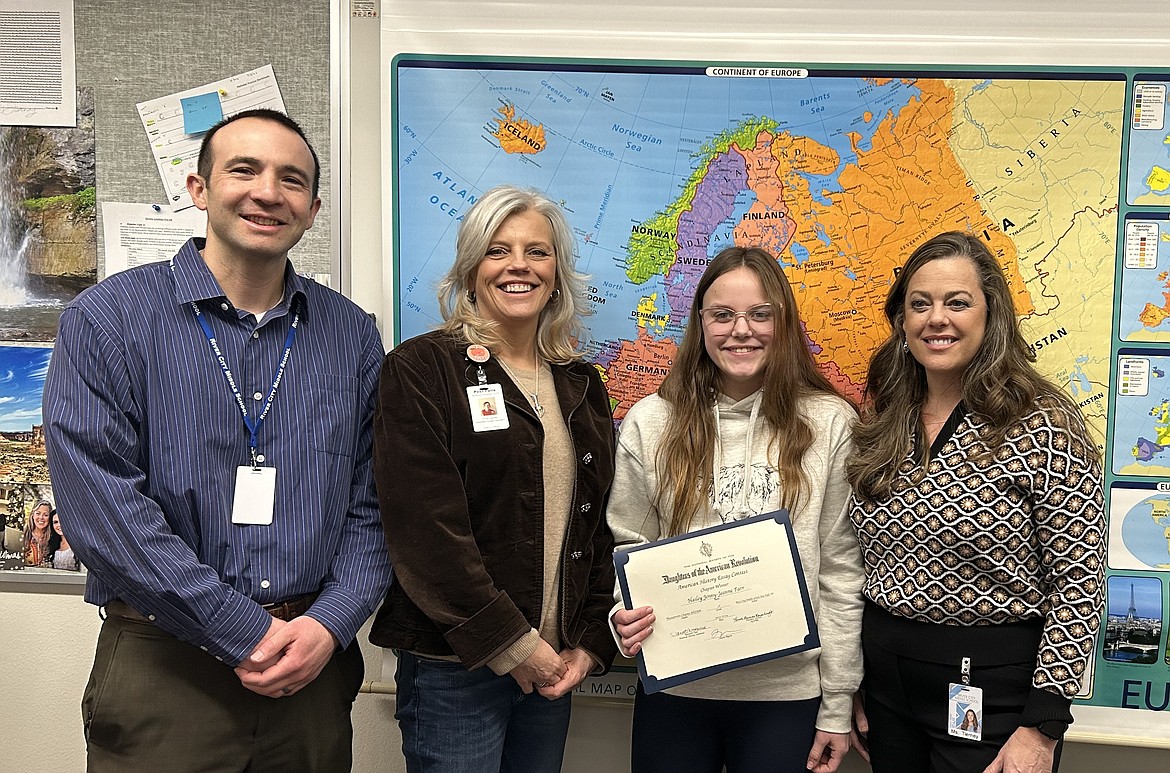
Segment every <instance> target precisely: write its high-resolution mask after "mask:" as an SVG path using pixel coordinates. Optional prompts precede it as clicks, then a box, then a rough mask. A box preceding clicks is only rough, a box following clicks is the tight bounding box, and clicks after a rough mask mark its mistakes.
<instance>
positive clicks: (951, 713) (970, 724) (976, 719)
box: [947, 682, 983, 741]
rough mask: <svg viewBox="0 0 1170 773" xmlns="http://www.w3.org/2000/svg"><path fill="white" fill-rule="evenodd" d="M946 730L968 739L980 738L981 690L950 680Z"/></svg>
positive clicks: (981, 719)
mask: <svg viewBox="0 0 1170 773" xmlns="http://www.w3.org/2000/svg"><path fill="white" fill-rule="evenodd" d="M947 732H948V733H950V734H951V735H953V736H957V737H959V738H966V739H967V740H969V741H979V740H982V738H983V690H981V689H979V688H978V687H972V686H971V685H966V684H955V683H954V682H951V684H950V697H949V698H948V700H947Z"/></svg>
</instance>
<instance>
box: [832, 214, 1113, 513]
mask: <svg viewBox="0 0 1170 773" xmlns="http://www.w3.org/2000/svg"><path fill="white" fill-rule="evenodd" d="M935 260H967V261H970V262H971V264H972V265H973V266H974V267H975V271H976V273H977V274H978V276H979V286H980V288H981V289H982V290H983V295H984V297H985V298H986V300H987V324H986V327H985V329H984V334H983V342H982V343H981V344H980V347H979V351H978V352H976V354H975V357H974V358H973V359H972V360H971V362H970V363H969V364H968V365H967V368H966V370H965V371H964V373H963V376H962V387H961V389H962V397H961V399H962V401H963V404H964V405H965V406H966V408H967V410H968V411H969V412H970V413H972V414H975V415H976V416H978V417H979V418H980V419H982V420H983V421H985V422H986V424H987V429H986V430H985V432H984V435H983V438H982V441H983V448H984V451H983V453H986V451H987V449H995V448H998V447H999V446H1000V445H1002V444H1003V441H1004V438H1005V436H1006V435H1007V433H1008V431H1009V430H1010V429H1011V428H1012V427H1013V425H1016V424H1018V423H1019V422H1020V421H1021V420H1022V419H1023V418H1024V417H1025V416H1026V415H1027V414H1029V413H1031V412H1032V411H1034V410H1035V409H1036V407H1037V405H1038V404H1039V405H1041V406H1047V407H1049V408H1054V409H1056V410H1052V411H1051V415H1052V419H1053V421H1055V422H1057V423H1058V425H1059V426H1064V428H1065V429H1067V430H1068V431H1069V433H1070V434H1071V435H1072V437H1073V438H1074V439H1077V440H1080V441H1081V442H1082V443H1083V444H1084V445H1085V447H1086V453H1087V454H1088V455H1089V456H1090V457H1092V458H1095V459H1097V460H1098V461H1099V457H1100V453H1099V451H1098V449H1097V444H1096V443H1095V442H1093V441H1092V439H1091V438H1090V437H1089V434H1088V429H1087V427H1086V426H1085V422H1084V419H1083V418H1082V416H1081V413H1080V410H1079V409H1078V408H1077V406H1076V404H1075V403H1074V402H1073V401H1072V399H1071V398H1070V397H1069V396H1068V395H1067V394H1066V393H1065V392H1064V391H1063V390H1061V389H1059V388H1058V387H1056V386H1055V385H1054V384H1052V383H1051V382H1049V381H1048V380H1047V379H1045V378H1044V377H1043V376H1041V375H1040V373H1039V372H1037V370H1036V368H1035V366H1034V365H1033V364H1032V363H1034V362H1035V361H1036V355H1035V354H1034V353H1033V352H1032V350H1031V349H1029V348H1028V344H1027V342H1026V341H1025V340H1024V336H1023V333H1022V332H1021V331H1020V322H1019V318H1018V317H1017V316H1016V308H1015V305H1014V304H1013V303H1012V295H1011V289H1010V288H1009V287H1008V283H1007V279H1006V278H1005V277H1004V273H1003V268H1002V267H1001V266H1000V265H999V262H998V261H997V260H996V259H995V257H994V256H993V255H992V254H991V251H990V250H989V249H988V248H987V246H986V245H985V244H984V243H983V241H982V240H980V239H978V238H976V237H975V236H973V235H971V234H969V233H963V232H961V231H948V232H946V233H942V234H939V235H938V236H935V237H933V238H931V239H929V240H927V241H926V242H924V243H923V244H922V245H920V246H919V247H918V249H916V250H914V252H913V253H912V254H911V255H910V257H909V258H908V259H907V261H906V264H905V265H904V266H903V267H902V270H901V271H900V272H898V275H897V277H896V278H895V280H894V283H893V285H891V287H890V293H889V295H888V296H887V297H886V303H885V315H886V320H887V321H888V322H889V324H890V335H889V337H888V338H887V339H886V341H885V343H883V344H882V345H881V346H880V347H878V350H877V351H876V352H874V354H873V357H872V358H871V359H870V362H869V375H868V378H867V380H866V386H865V397H864V400H863V402H862V408H861V421H860V422H859V423H858V425H857V426H856V427H855V428H854V430H853V453H852V455H851V456H850V458H849V461H848V463H847V465H846V472H847V475H848V477H849V482H850V483H851V484H852V485H853V489H854V491H855V492H856V493H857V495H858V496H859V497H861V498H862V499H865V500H869V501H872V500H873V499H875V498H878V497H883V496H887V495H888V494H889V493H890V490H891V488H892V486H893V482H894V479H895V478H896V477H897V476H898V475H899V470H898V468H899V466H900V464H901V462H902V460H903V459H905V458H906V456H907V454H909V453H910V448H911V444H912V442H913V437H914V435H915V433H918V434H922V433H923V431H924V427H923V425H922V403H923V401H924V400H925V399H926V371H925V370H924V369H923V367H922V365H920V364H919V363H918V361H917V360H916V359H914V357H913V356H912V355H911V354H910V353H909V352H908V351H906V348H905V347H904V346H903V342H904V340H905V331H904V330H903V323H904V322H905V319H906V288H907V285H908V284H909V283H910V279H911V278H912V277H913V276H914V274H915V273H917V272H918V270H919V269H921V268H922V267H923V266H925V265H926V264H927V263H930V262H931V261H935Z"/></svg>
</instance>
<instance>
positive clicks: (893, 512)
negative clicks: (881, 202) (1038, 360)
mask: <svg viewBox="0 0 1170 773" xmlns="http://www.w3.org/2000/svg"><path fill="white" fill-rule="evenodd" d="M1016 291H1017V292H1021V291H1022V288H1016ZM885 314H886V318H887V319H888V320H889V323H890V328H891V334H890V338H889V339H888V340H887V341H886V342H885V343H884V344H883V345H882V346H881V347H880V348H879V349H878V351H877V352H876V353H875V354H874V356H873V359H872V361H871V362H870V368H869V377H868V382H867V387H866V401H865V405H864V406H863V411H862V418H861V422H860V424H859V426H858V427H857V429H856V430H855V432H854V443H855V452H854V454H853V455H852V457H851V458H850V460H849V465H848V472H849V478H850V482H851V483H852V484H853V487H854V496H853V500H852V503H851V517H852V519H853V523H854V526H855V527H856V529H857V533H858V538H859V541H860V543H861V548H862V553H863V558H864V561H865V569H866V582H865V587H864V595H865V598H866V610H865V618H864V624H863V635H862V642H863V647H864V654H865V672H866V677H865V682H864V684H863V691H862V694H863V696H864V698H863V700H861V701H859V702H858V705H857V710H856V716H855V719H856V724H857V729H858V731H859V732H858V736H859V737H858V738H857V739H856V742H857V743H858V744H859V745H860V746H862V747H868V752H869V754H870V755H871V757H872V764H873V769H874V771H875V773H885V772H886V771H898V773H916V772H918V771H921V772H922V773H947V772H952V771H953V773H980V771H986V773H1001V771H1008V772H1010V773H1041V771H1043V772H1045V773H1047V771H1049V770H1052V771H1055V770H1056V767H1057V764H1058V762H1059V759H1060V754H1059V745H1060V744H1059V741H1060V739H1061V738H1062V736H1063V734H1064V731H1065V729H1067V727H1068V724H1069V723H1070V722H1071V721H1072V715H1071V713H1070V711H1069V708H1070V705H1071V701H1072V698H1073V696H1074V695H1075V694H1076V693H1077V691H1078V689H1079V687H1080V681H1081V677H1082V676H1083V675H1084V673H1085V669H1086V667H1087V665H1088V662H1089V659H1090V657H1091V655H1092V647H1093V635H1094V632H1095V631H1096V630H1097V627H1098V625H1099V622H1100V617H1101V612H1102V608H1103V579H1104V563H1105V555H1104V551H1105V540H1104V523H1103V514H1102V502H1103V498H1102V489H1101V485H1102V483H1101V469H1100V458H1099V457H1100V454H1099V451H1098V449H1097V446H1096V444H1095V442H1094V441H1093V440H1092V439H1091V438H1090V437H1089V435H1088V432H1087V430H1086V427H1085V423H1084V420H1083V419H1082V417H1081V415H1080V413H1079V411H1078V409H1077V406H1076V405H1075V404H1074V403H1073V402H1072V400H1071V399H1070V398H1069V397H1068V395H1066V394H1065V393H1064V392H1062V391H1061V390H1060V389H1058V388H1057V387H1056V386H1054V385H1052V384H1051V383H1049V382H1048V381H1047V380H1045V379H1044V378H1043V377H1042V376H1041V375H1040V374H1039V373H1037V371H1036V369H1035V368H1034V367H1033V365H1032V362H1033V360H1034V355H1033V354H1032V353H1031V351H1030V350H1029V348H1028V345H1027V343H1025V341H1024V338H1023V336H1022V335H1021V333H1020V329H1019V322H1018V320H1017V318H1016V313H1015V308H1014V306H1013V303H1012V288H1011V287H1010V286H1009V285H1008V282H1007V280H1006V278H1005V276H1004V272H1003V270H1002V269H1001V267H1000V266H999V264H998V263H997V262H996V260H995V258H993V257H992V255H991V253H990V251H989V250H988V249H987V247H986V246H985V245H984V243H983V241H982V240H980V239H977V238H975V237H974V236H971V235H970V234H965V233H959V232H951V233H944V234H940V235H939V236H936V237H934V238H932V239H930V240H929V241H927V242H926V243H924V244H923V245H922V246H920V247H919V248H918V249H917V250H915V251H914V253H913V254H912V255H911V256H910V258H909V260H908V261H907V262H906V265H905V266H904V267H903V269H902V271H901V272H900V273H899V274H898V277H897V279H896V280H895V281H894V284H893V286H892V287H891V289H890V294H889V297H888V298H887V299H886V303H885ZM964 664H965V665H964ZM968 709H973V710H974V711H975V713H977V714H980V715H981V716H982V717H983V721H982V723H981V724H980V727H979V730H978V731H976V732H964V733H958V732H948V728H951V727H954V726H957V725H958V720H959V718H960V717H961V716H963V715H964V714H965V712H966V711H967V710H968Z"/></svg>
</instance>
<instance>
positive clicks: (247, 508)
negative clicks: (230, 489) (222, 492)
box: [232, 464, 276, 526]
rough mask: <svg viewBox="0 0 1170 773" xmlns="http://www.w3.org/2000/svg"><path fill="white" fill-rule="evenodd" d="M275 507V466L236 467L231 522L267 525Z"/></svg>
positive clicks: (270, 521) (270, 520)
mask: <svg viewBox="0 0 1170 773" xmlns="http://www.w3.org/2000/svg"><path fill="white" fill-rule="evenodd" d="M275 507H276V468H275V467H253V466H251V465H250V464H249V465H244V466H243V467H237V468H236V496H235V499H234V500H233V501H232V523H254V524H258V525H260V526H268V525H270V524H271V523H272V511H273V510H274V509H275Z"/></svg>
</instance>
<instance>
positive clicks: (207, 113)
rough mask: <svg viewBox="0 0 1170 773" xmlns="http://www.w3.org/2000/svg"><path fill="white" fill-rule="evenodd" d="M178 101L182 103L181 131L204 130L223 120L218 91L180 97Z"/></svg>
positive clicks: (187, 132)
mask: <svg viewBox="0 0 1170 773" xmlns="http://www.w3.org/2000/svg"><path fill="white" fill-rule="evenodd" d="M179 102H180V103H182V105H183V131H184V132H185V133H186V134H199V133H201V132H205V131H207V130H208V129H210V128H211V127H212V126H215V125H216V124H217V123H219V122H220V121H222V120H223V107H221V106H220V104H219V92H218V91H212V92H210V93H207V94H199V95H196V96H194V97H181V98H180V99H179Z"/></svg>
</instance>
